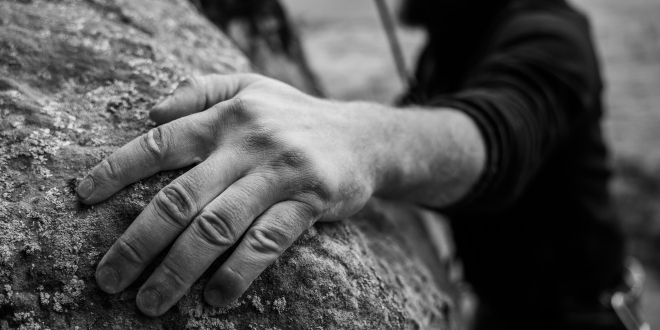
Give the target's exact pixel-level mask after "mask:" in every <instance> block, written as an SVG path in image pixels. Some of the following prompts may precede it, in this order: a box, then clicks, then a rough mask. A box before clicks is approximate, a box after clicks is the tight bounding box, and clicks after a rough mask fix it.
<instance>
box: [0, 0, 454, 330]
mask: <svg viewBox="0 0 660 330" xmlns="http://www.w3.org/2000/svg"><path fill="white" fill-rule="evenodd" d="M248 70H250V64H249V63H248V61H247V60H246V58H245V57H244V56H243V55H242V54H241V53H240V52H239V51H238V50H237V48H236V47H235V46H234V45H233V44H232V43H231V42H230V41H229V39H227V38H226V37H225V36H224V35H223V34H222V33H221V32H220V31H219V30H218V28H217V27H215V26H214V25H213V24H212V23H210V22H209V21H207V20H206V19H205V18H204V17H203V16H202V15H200V13H199V12H198V11H197V10H196V8H195V7H194V6H193V5H191V4H190V3H189V2H187V1H185V0H87V1H82V0H59V1H42V0H22V1H2V2H0V329H3V330H4V329H450V328H455V327H457V326H458V324H459V320H458V319H459V318H458V314H457V310H458V308H457V306H456V304H455V301H456V299H457V297H458V294H457V291H456V288H455V287H456V285H455V283H453V282H452V281H451V279H450V278H449V275H450V273H451V271H450V269H449V266H448V265H449V263H447V262H446V258H447V256H448V255H450V253H451V245H450V244H449V243H450V241H449V239H447V238H446V237H444V238H443V237H442V235H439V236H438V235H436V237H437V238H436V241H434V242H432V241H431V240H430V239H429V238H428V236H427V230H426V227H425V226H424V224H425V223H426V224H435V225H437V224H439V223H440V222H438V221H441V220H440V219H439V218H438V217H437V216H436V215H435V214H433V213H431V212H428V211H424V210H421V209H419V208H416V207H413V206H409V205H405V204H396V203H393V202H385V201H378V200H373V201H371V202H370V203H369V205H368V206H367V207H366V208H365V210H363V211H362V212H361V213H359V214H358V215H356V216H355V217H353V218H352V219H347V220H345V221H341V222H338V223H333V224H321V225H316V226H314V227H312V228H311V229H310V230H308V231H307V232H306V233H305V234H304V235H303V236H302V237H301V238H300V239H298V241H297V242H296V243H295V244H294V245H293V246H292V247H291V248H289V249H288V250H287V252H285V254H284V255H283V256H282V257H281V258H280V259H279V260H278V261H277V262H275V263H274V264H273V265H272V266H270V267H269V268H268V269H267V270H266V271H265V272H264V273H263V274H262V275H261V276H260V277H259V278H258V279H257V280H255V282H254V283H253V284H252V286H251V287H250V289H249V290H248V291H247V292H246V293H245V294H244V295H243V297H242V298H241V299H240V300H238V301H237V302H236V303H234V304H233V305H231V306H229V307H226V308H212V307H210V306H209V305H207V304H205V303H204V301H203V299H202V295H201V290H202V288H203V287H204V284H205V281H206V280H207V278H208V276H209V275H210V274H211V273H212V272H213V271H214V270H215V269H216V268H217V265H218V264H219V263H221V262H222V260H223V258H224V257H221V258H219V260H218V261H216V263H215V264H214V265H213V266H211V267H210V268H209V271H207V274H205V275H204V276H203V277H202V278H201V279H200V280H199V281H197V282H196V283H195V285H194V286H193V287H192V288H191V289H190V291H189V292H188V294H187V295H186V296H185V297H184V298H183V299H182V300H181V301H180V302H179V303H178V304H177V305H175V306H174V307H173V308H172V309H170V310H169V311H168V312H167V313H166V314H165V315H163V316H161V317H158V318H151V317H147V316H144V315H142V314H141V313H140V312H139V310H138V309H137V308H136V305H135V296H136V293H137V290H138V288H139V286H140V285H141V284H142V283H143V282H144V280H146V277H147V276H148V274H150V273H151V271H152V270H153V269H154V266H155V265H152V266H151V267H150V268H148V269H147V270H146V271H145V272H144V274H143V275H142V276H141V277H140V278H139V279H138V280H137V281H136V283H134V284H133V285H132V286H130V287H129V288H128V289H127V290H125V291H124V292H122V293H120V294H117V295H108V294H105V293H103V292H102V291H101V290H100V289H99V288H98V287H97V285H96V283H95V281H94V271H95V268H96V265H97V264H98V262H99V261H100V259H101V257H102V256H103V254H104V253H105V252H106V251H107V249H108V248H109V247H110V246H111V245H112V243H113V242H114V241H115V240H116V239H117V238H118V237H119V236H120V235H121V233H122V232H123V231H124V230H125V229H126V228H127V227H128V226H129V224H130V223H131V222H132V221H133V219H135V217H136V216H137V215H138V214H139V213H140V211H141V210H142V209H143V208H144V207H145V205H146V204H147V203H148V202H149V201H150V199H151V198H152V196H154V195H155V193H156V192H157V191H158V190H159V189H161V188H162V187H164V186H165V185H166V184H167V183H168V182H170V181H171V180H172V179H173V178H175V177H176V176H178V175H180V174H181V173H183V172H184V171H185V169H182V170H179V171H172V172H165V173H160V174H158V175H155V176H153V177H151V178H148V179H145V180H142V181H141V182H138V183H135V184H133V185H130V186H128V187H126V188H125V189H123V190H122V191H120V192H119V193H118V194H116V195H115V196H113V197H112V198H110V199H108V200H107V201H105V202H103V203H100V204H98V205H95V206H91V207H90V206H84V205H82V204H80V203H79V202H78V201H77V200H76V197H75V193H74V187H75V186H76V184H77V182H78V181H79V180H80V179H81V178H82V177H83V176H84V175H85V173H87V172H88V171H89V170H90V169H91V168H92V167H93V166H94V165H96V164H97V163H99V162H100V161H101V160H102V159H104V157H107V156H108V155H109V154H111V153H112V152H113V151H114V150H116V149H117V148H119V147H120V146H122V145H123V144H125V143H126V142H128V141H130V140H131V139H133V138H135V137H137V136H139V135H140V134H142V133H144V132H146V131H147V130H149V129H150V128H151V127H153V125H154V124H153V123H152V122H150V121H149V119H148V109H149V108H150V107H151V106H152V105H153V104H154V103H155V102H157V101H158V100H159V99H160V98H161V97H162V96H163V95H165V94H166V93H168V92H169V91H171V90H173V88H174V87H175V86H176V84H177V82H179V81H181V80H182V79H184V78H185V77H187V76H190V75H193V74H206V73H234V72H241V71H248ZM436 229H437V228H436ZM440 232H441V233H446V231H443V230H442V229H441V230H440ZM432 243H436V245H433V244H432ZM438 243H439V244H438ZM161 258H162V256H161ZM155 263H156V264H157V263H158V260H157V261H156V262H155Z"/></svg>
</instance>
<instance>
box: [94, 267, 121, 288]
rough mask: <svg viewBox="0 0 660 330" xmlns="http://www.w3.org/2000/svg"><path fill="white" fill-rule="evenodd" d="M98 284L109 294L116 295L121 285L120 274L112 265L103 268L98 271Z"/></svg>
mask: <svg viewBox="0 0 660 330" xmlns="http://www.w3.org/2000/svg"><path fill="white" fill-rule="evenodd" d="M96 283H98V284H99V286H100V287H101V289H102V290H103V291H105V292H107V293H116V291H117V285H119V274H118V273H117V270H116V269H115V267H113V266H112V265H108V266H103V267H101V268H100V269H99V270H97V271H96Z"/></svg>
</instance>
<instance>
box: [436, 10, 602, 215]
mask: <svg viewBox="0 0 660 330" xmlns="http://www.w3.org/2000/svg"><path fill="white" fill-rule="evenodd" d="M599 93H600V80H599V76H598V67H597V63H596V59H595V56H594V55H593V50H592V46H591V40H590V36H589V27H588V24H587V21H586V19H584V18H583V17H582V16H581V15H579V14H578V13H576V12H573V11H570V10H568V9H566V10H565V11H550V10H547V11H544V10H530V11H523V12H521V13H517V14H516V15H513V17H512V18H510V19H508V20H507V21H506V22H505V23H504V24H503V25H502V26H501V28H500V29H499V30H498V32H496V33H495V37H494V38H493V43H492V45H491V47H489V48H488V50H487V51H486V52H485V53H484V56H483V57H482V58H481V60H480V61H479V62H478V65H476V66H475V67H474V69H473V70H472V71H471V73H470V74H469V76H468V78H467V79H466V80H465V83H464V85H463V86H462V88H461V89H460V91H459V92H458V93H455V94H452V95H445V96H440V97H437V98H435V99H433V100H432V102H431V105H433V106H441V107H451V108H456V109H459V110H462V111H464V112H465V113H467V114H468V115H470V116H471V117H472V118H473V119H474V120H475V122H476V123H477V125H478V126H479V128H480V130H481V132H482V135H483V137H484V139H485V141H486V147H487V152H488V161H487V166H486V169H485V172H484V173H483V175H482V177H481V179H480V181H479V183H478V184H477V185H476V186H475V187H474V188H473V189H472V191H471V192H470V193H469V194H468V196H466V198H464V199H463V200H461V201H459V202H458V203H457V204H455V205H452V206H450V207H448V208H447V209H446V210H445V211H447V212H449V213H452V212H454V213H455V212H470V213H472V212H475V213H492V212H497V211H500V210H504V209H506V208H507V207H508V206H510V205H511V204H512V203H514V202H515V201H516V200H517V199H518V198H519V197H520V195H521V194H523V193H524V191H525V188H526V187H527V186H528V184H529V183H530V181H532V180H533V179H534V177H535V175H536V174H537V173H538V172H539V170H540V169H541V168H542V167H543V166H544V164H546V162H547V161H548V159H549V158H550V157H551V156H552V154H553V153H555V152H557V151H558V149H560V148H561V147H562V145H564V144H566V143H568V141H569V139H570V136H571V134H572V132H573V131H574V130H575V129H577V128H579V127H580V126H581V124H582V123H584V122H585V121H589V120H598V117H599V116H600V113H599V112H600V108H599V107H598V106H596V102H597V100H598V98H599ZM594 118H595V119H594Z"/></svg>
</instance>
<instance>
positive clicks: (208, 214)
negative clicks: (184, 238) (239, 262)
mask: <svg viewBox="0 0 660 330" xmlns="http://www.w3.org/2000/svg"><path fill="white" fill-rule="evenodd" d="M193 230H195V232H196V234H197V235H198V236H199V237H200V238H202V239H203V240H204V241H206V242H207V243H210V244H211V245H214V246H218V247H229V246H231V245H232V244H234V242H236V240H237V233H236V229H235V226H234V225H233V224H232V221H231V220H230V218H228V217H227V216H225V215H223V214H221V212H219V211H211V210H209V211H204V212H202V214H200V215H199V216H198V217H197V218H196V219H195V221H194V222H193Z"/></svg>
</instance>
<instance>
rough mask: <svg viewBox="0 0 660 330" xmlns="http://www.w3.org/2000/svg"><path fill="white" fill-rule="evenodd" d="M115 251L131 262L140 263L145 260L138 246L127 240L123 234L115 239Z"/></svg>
mask: <svg viewBox="0 0 660 330" xmlns="http://www.w3.org/2000/svg"><path fill="white" fill-rule="evenodd" d="M116 244H117V245H116V246H117V253H118V254H119V255H120V256H121V257H122V258H123V259H124V260H126V261H128V262H130V263H133V264H142V263H144V262H146V260H147V258H146V256H145V255H144V253H142V252H141V251H140V249H139V248H138V247H136V246H135V243H133V242H131V241H127V240H126V238H124V236H121V237H119V238H118V239H117V243H116Z"/></svg>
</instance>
